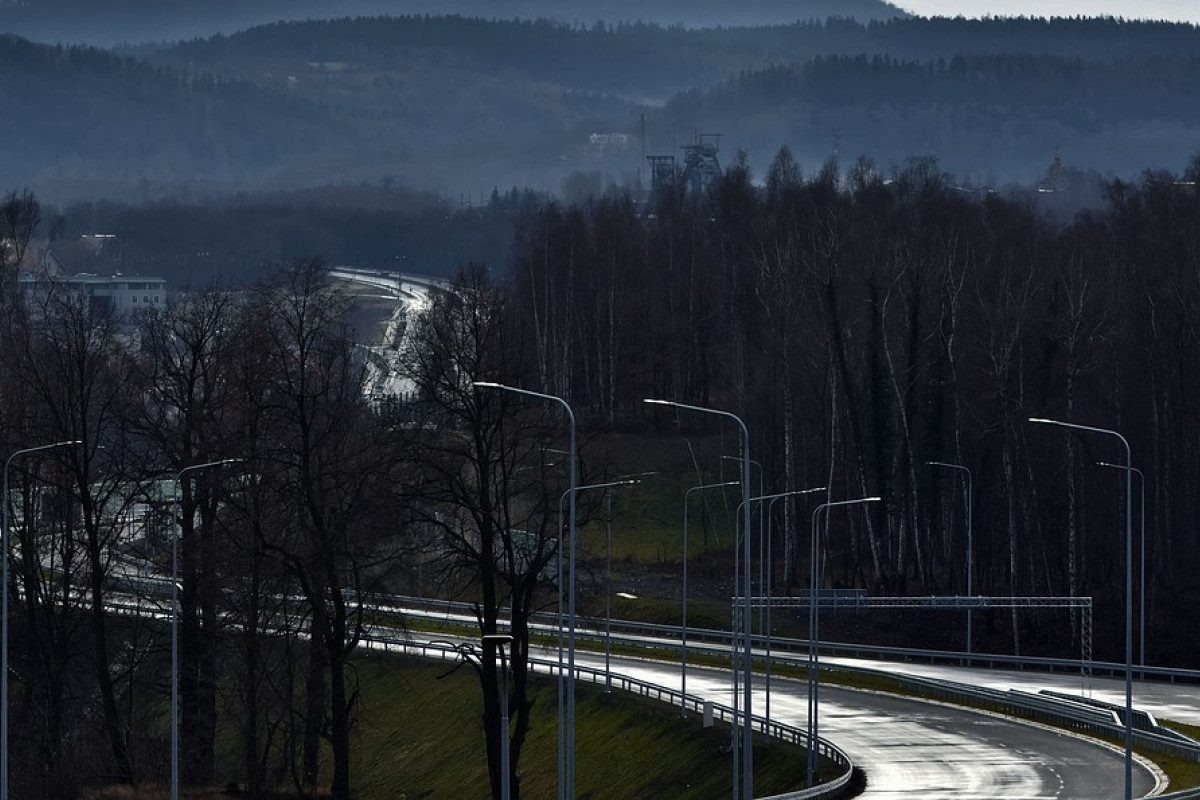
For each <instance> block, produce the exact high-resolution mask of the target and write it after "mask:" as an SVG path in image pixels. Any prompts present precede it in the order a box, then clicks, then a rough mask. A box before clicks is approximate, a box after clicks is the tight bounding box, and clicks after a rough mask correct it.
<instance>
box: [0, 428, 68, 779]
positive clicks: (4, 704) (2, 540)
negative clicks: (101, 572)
mask: <svg viewBox="0 0 1200 800" xmlns="http://www.w3.org/2000/svg"><path fill="white" fill-rule="evenodd" d="M77 444H83V442H82V440H80V439H72V440H70V441H66V442H54V443H53V444H42V445H38V446H37V447H26V448H24V449H22V450H16V451H14V452H13V453H12V454H10V455H9V457H8V459H7V460H6V461H5V462H4V495H3V497H2V498H0V503H3V506H4V511H3V515H4V516H3V525H2V526H0V561H3V567H2V568H0V573H2V574H3V577H2V578H0V581H2V585H0V594H2V595H3V600H0V629H2V630H0V662H2V663H0V750H3V751H4V752H3V755H2V756H0V800H8V503H9V497H8V468H9V466H10V465H11V464H12V461H13V459H14V458H16V457H17V456H23V455H25V454H26V453H36V452H38V451H39V450H49V449H51V448H53V447H68V446H71V445H77ZM26 524H28V520H26Z"/></svg>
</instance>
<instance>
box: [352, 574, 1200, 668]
mask: <svg viewBox="0 0 1200 800" xmlns="http://www.w3.org/2000/svg"><path fill="white" fill-rule="evenodd" d="M372 600H373V601H376V602H377V603H379V604H381V605H385V606H392V607H394V608H396V609H399V608H401V607H406V608H408V609H409V610H412V609H414V608H418V609H421V608H423V609H425V611H426V613H427V614H429V615H430V616H439V615H445V614H463V615H467V614H470V613H471V604H470V603H463V602H457V601H451V600H430V599H429V598H421V597H403V596H390V595H377V596H374V597H372ZM553 617H554V612H539V613H537V614H535V615H534V619H535V620H536V621H539V622H540V623H542V624H544V625H545V626H546V627H549V628H552V629H553V630H554V631H557V626H555V625H554V624H553V623H552V622H549V620H551V619H552V618H553ZM588 622H589V624H594V623H595V622H596V620H594V619H591V618H588ZM611 627H612V630H613V632H614V633H615V632H618V631H621V632H624V633H627V634H631V635H635V636H637V635H642V636H650V637H655V636H657V637H667V638H672V637H673V638H675V639H676V640H678V638H679V631H680V628H679V626H677V625H663V624H658V623H652V622H635V621H631V620H618V619H614V620H612V622H611ZM575 635H576V638H577V639H578V638H579V636H580V630H579V629H578V628H577V629H576V633H575ZM731 639H732V637H731V636H730V633H729V631H724V630H716V629H713V628H695V627H690V626H689V627H688V648H689V649H690V648H691V646H692V642H693V641H694V642H708V643H717V644H723V645H725V646H728V645H729V643H730V641H731ZM755 641H762V642H764V643H765V639H759V638H756V639H755ZM820 645H821V653H822V655H831V656H843V657H846V658H873V659H877V660H890V661H909V662H922V663H930V664H952V665H956V666H977V667H984V668H987V669H996V668H1000V667H1005V668H1009V669H1015V670H1025V669H1033V670H1039V671H1045V672H1078V671H1079V667H1080V660H1079V659H1078V658H1056V657H1052V656H1015V655H1008V654H1004V653H980V652H972V653H967V652H964V651H957V650H925V649H920V648H906V647H889V646H885V645H871V644H857V643H854V642H834V641H825V640H822V641H821V643H820ZM771 647H772V649H773V650H793V651H796V652H806V651H807V649H808V641H807V640H806V639H795V638H787V637H780V636H772V637H771ZM676 649H678V647H676ZM1088 666H1089V667H1090V668H1091V672H1092V674H1093V675H1100V674H1103V675H1110V676H1113V677H1124V675H1125V664H1124V663H1123V662H1114V661H1089V662H1088ZM1133 671H1134V673H1135V674H1136V675H1137V676H1139V678H1142V679H1146V680H1158V681H1163V682H1167V683H1175V682H1180V683H1200V669H1186V668H1182V667H1157V666H1149V665H1147V666H1145V667H1142V666H1138V665H1134V667H1133Z"/></svg>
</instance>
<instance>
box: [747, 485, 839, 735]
mask: <svg viewBox="0 0 1200 800" xmlns="http://www.w3.org/2000/svg"><path fill="white" fill-rule="evenodd" d="M824 491H826V489H825V487H824V486H816V487H813V488H812V489H793V490H792V491H790V492H776V493H775V494H763V495H759V496H758V497H751V498H750V502H751V503H759V504H761V503H763V502H764V501H767V500H769V501H770V502H769V503H767V511H768V513H770V509H771V507H772V506H773V505H774V504H775V501H776V500H778V499H780V498H781V497H793V496H795V495H801V494H815V493H816V492H824ZM765 516H766V515H765V514H763V515H760V518H761V517H765ZM759 558H760V559H761V558H762V550H761V547H760V550H759ZM764 588H765V591H766V598H767V602H766V608H767V612H768V613H767V614H766V631H765V639H766V651H767V670H766V684H765V687H764V688H765V698H766V702H765V704H764V706H763V717H765V718H766V719H770V718H771V614H770V610H771V587H770V584H768V585H767V586H766V587H764ZM760 618H761V615H760Z"/></svg>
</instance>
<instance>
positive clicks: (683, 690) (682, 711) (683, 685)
mask: <svg viewBox="0 0 1200 800" xmlns="http://www.w3.org/2000/svg"><path fill="white" fill-rule="evenodd" d="M740 484H741V481H724V482H722V483H702V484H700V485H699V486H692V487H691V488H689V489H688V490H687V491H685V492H684V493H683V586H682V589H681V590H682V592H683V621H682V622H681V626H682V630H683V633H682V637H681V638H682V649H681V655H680V666H679V670H680V672H679V694H680V696H681V698H680V703H679V716H681V717H683V716H686V712H687V703H686V702H683V698H684V697H686V696H687V592H688V580H687V562H688V499H689V498H690V497H691V496H692V492H702V491H706V490H708V489H720V488H722V487H725V486H738V485H740Z"/></svg>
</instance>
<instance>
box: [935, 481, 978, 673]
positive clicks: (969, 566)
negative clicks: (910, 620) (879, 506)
mask: <svg viewBox="0 0 1200 800" xmlns="http://www.w3.org/2000/svg"><path fill="white" fill-rule="evenodd" d="M925 463H926V464H928V465H929V466H931V467H945V468H946V469H953V470H957V471H959V472H963V473H966V476H967V597H968V598H970V597H971V577H972V576H973V575H974V573H975V570H974V566H973V562H972V560H971V559H972V557H973V553H974V545H973V543H972V541H971V499H972V495H971V470H969V469H968V468H966V467H964V466H963V465H962V464H950V463H947V462H945V461H926V462H925ZM967 655H968V656H969V655H971V609H970V608H968V609H967Z"/></svg>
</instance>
